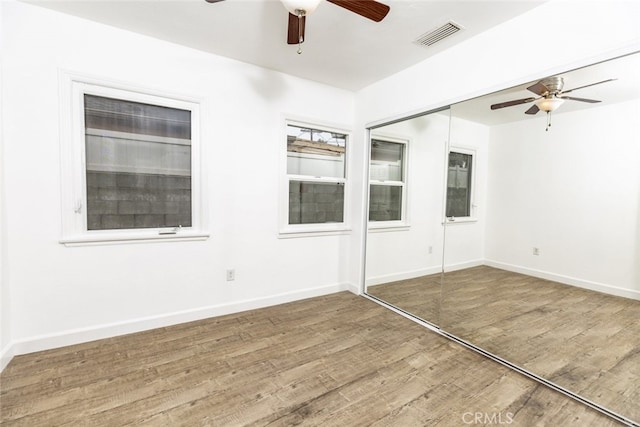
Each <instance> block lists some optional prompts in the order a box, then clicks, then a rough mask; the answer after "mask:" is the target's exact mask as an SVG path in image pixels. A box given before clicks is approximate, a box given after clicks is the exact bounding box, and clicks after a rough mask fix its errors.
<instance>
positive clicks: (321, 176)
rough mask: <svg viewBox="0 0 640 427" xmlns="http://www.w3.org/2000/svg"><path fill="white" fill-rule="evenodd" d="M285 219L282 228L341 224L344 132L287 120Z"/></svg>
mask: <svg viewBox="0 0 640 427" xmlns="http://www.w3.org/2000/svg"><path fill="white" fill-rule="evenodd" d="M286 145H287V154H286V156H287V166H286V192H287V194H288V197H287V207H286V221H285V226H284V227H283V230H282V231H283V232H285V233H286V232H306V231H331V230H336V229H344V226H345V222H346V221H345V212H346V210H345V195H346V194H345V187H346V150H347V134H346V133H344V132H340V131H336V130H333V129H327V128H320V127H314V126H307V125H303V124H299V123H295V124H294V123H288V124H287V141H286Z"/></svg>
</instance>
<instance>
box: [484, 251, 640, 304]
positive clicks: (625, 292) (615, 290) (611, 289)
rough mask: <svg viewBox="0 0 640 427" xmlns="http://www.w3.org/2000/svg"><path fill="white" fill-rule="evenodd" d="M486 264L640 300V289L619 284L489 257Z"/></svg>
mask: <svg viewBox="0 0 640 427" xmlns="http://www.w3.org/2000/svg"><path fill="white" fill-rule="evenodd" d="M484 265H487V266H489V267H495V268H500V269H502V270H506V271H512V272H514V273H520V274H526V275H528V276H533V277H538V278H540V279H547V280H552V281H554V282H558V283H563V284H565V285H571V286H576V287H578V288H583V289H588V290H591V291H596V292H603V293H605V294H609V295H615V296H619V297H625V298H631V299H635V300H640V291H636V290H633V289H625V288H619V287H617V286H612V285H607V284H604V283H598V282H592V281H590V280H584V279H578V278H575V277H571V276H565V275H562V274H556V273H551V272H549V271H543V270H536V269H533V268H528V267H522V266H519V265H514V264H508V263H505V262H500V261H494V260H489V259H485V260H484Z"/></svg>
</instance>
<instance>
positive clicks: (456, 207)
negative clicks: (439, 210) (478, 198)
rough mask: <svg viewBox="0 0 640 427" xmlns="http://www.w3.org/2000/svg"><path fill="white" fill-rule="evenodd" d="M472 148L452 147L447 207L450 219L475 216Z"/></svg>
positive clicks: (447, 214)
mask: <svg viewBox="0 0 640 427" xmlns="http://www.w3.org/2000/svg"><path fill="white" fill-rule="evenodd" d="M474 157H475V153H474V152H473V151H472V150H464V149H458V148H455V149H451V151H449V168H448V174H447V208H446V216H447V218H449V219H454V220H459V219H471V217H472V216H473V213H472V207H473V202H472V199H473V192H472V190H473V187H474V183H473V161H474Z"/></svg>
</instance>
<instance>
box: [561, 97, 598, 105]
mask: <svg viewBox="0 0 640 427" xmlns="http://www.w3.org/2000/svg"><path fill="white" fill-rule="evenodd" d="M560 98H562V99H570V100H572V101H580V102H589V103H591V104H595V103H596V102H602V101H598V100H597V99H587V98H575V97H573V96H561V97H560Z"/></svg>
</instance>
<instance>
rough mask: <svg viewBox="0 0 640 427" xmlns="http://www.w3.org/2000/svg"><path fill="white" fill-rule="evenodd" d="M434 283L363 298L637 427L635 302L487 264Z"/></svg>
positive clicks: (431, 279)
mask: <svg viewBox="0 0 640 427" xmlns="http://www.w3.org/2000/svg"><path fill="white" fill-rule="evenodd" d="M439 278H440V275H435V276H425V277H424V278H414V279H411V280H407V281H400V282H394V283H387V284H383V285H377V286H373V287H369V289H368V293H370V294H372V295H375V296H377V297H379V298H381V299H383V300H387V301H389V303H391V304H392V305H394V306H397V307H400V308H407V309H408V310H407V311H410V312H411V311H412V310H416V308H417V310H416V311H414V312H413V313H414V314H415V315H416V316H418V317H422V316H433V317H431V318H429V317H426V318H425V319H426V320H430V321H431V322H433V323H435V324H437V325H438V326H439V327H440V328H442V329H443V330H445V331H447V332H450V333H452V334H454V335H456V336H458V337H460V338H462V339H464V340H465V341H467V342H470V343H473V344H474V345H477V346H479V347H481V348H483V349H484V350H486V351H488V352H490V353H493V354H495V355H498V356H500V357H502V358H504V359H506V360H509V361H510V362H512V363H514V364H516V365H518V366H520V367H523V368H525V369H527V370H529V371H531V372H534V373H536V374H538V375H540V376H542V377H545V378H547V379H549V380H550V381H552V382H554V383H556V384H558V385H560V386H563V387H565V388H567V389H569V390H572V391H574V392H577V393H579V394H580V395H582V396H583V397H585V398H587V399H589V400H591V401H593V402H596V403H599V404H602V405H603V406H605V407H607V408H609V409H610V410H612V411H614V412H617V413H620V414H622V415H623V416H625V417H627V418H630V419H632V420H636V421H638V422H639V423H640V301H637V300H633V299H628V298H622V297H617V296H613V295H607V294H604V293H600V292H594V291H590V290H586V289H581V288H577V287H574V286H569V285H564V284H561V283H556V282H552V281H549V280H544V279H539V278H535V277H531V276H526V275H523V274H518V273H512V272H508V271H505V270H500V269H496V268H491V267H487V266H480V267H474V268H469V269H464V270H460V271H455V272H449V273H446V274H445V275H444V279H443V282H442V283H443V286H442V287H440V282H439V281H438V280H436V279H439ZM423 299H431V300H432V301H431V302H429V303H428V304H427V303H421V301H422V300H423ZM440 301H441V306H440V307H439V309H433V308H428V307H432V306H433V305H434V304H438V303H439V302H440Z"/></svg>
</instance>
